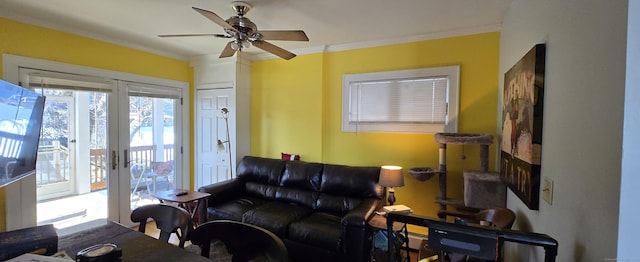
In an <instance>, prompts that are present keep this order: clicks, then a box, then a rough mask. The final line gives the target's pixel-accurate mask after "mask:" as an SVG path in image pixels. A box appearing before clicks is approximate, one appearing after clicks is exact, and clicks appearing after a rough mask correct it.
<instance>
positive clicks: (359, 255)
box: [340, 198, 380, 261]
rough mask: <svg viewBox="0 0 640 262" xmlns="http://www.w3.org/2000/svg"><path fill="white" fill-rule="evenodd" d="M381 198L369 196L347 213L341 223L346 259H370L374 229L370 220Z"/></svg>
mask: <svg viewBox="0 0 640 262" xmlns="http://www.w3.org/2000/svg"><path fill="white" fill-rule="evenodd" d="M379 204H380V199H376V198H367V199H364V200H363V201H362V202H361V203H360V205H358V206H357V207H355V208H354V209H352V210H351V211H350V212H349V213H347V214H346V215H345V216H344V217H343V218H342V220H341V221H340V223H341V224H342V252H343V253H344V255H345V261H369V252H371V238H372V235H373V233H372V230H371V227H369V226H368V221H369V218H371V216H373V215H374V212H375V210H376V208H377V207H378V205H379Z"/></svg>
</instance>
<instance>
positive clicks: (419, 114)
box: [342, 66, 459, 133]
mask: <svg viewBox="0 0 640 262" xmlns="http://www.w3.org/2000/svg"><path fill="white" fill-rule="evenodd" d="M458 71H459V67H458V66H453V67H440V68H428V69H417V70H403V71H391V72H380V73H366V74H357V75H345V76H344V79H343V121H342V122H343V126H342V130H343V131H345V132H418V133H423V132H444V131H447V132H455V131H457V130H455V129H456V126H457V125H456V123H455V118H453V117H452V113H453V114H455V115H457V99H458V95H457V94H458V91H457V90H458V78H459V77H458ZM452 107H456V108H452Z"/></svg>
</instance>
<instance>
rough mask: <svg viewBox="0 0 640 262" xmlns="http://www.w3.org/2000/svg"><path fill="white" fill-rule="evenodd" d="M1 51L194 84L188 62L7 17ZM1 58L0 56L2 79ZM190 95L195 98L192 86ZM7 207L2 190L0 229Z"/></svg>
mask: <svg viewBox="0 0 640 262" xmlns="http://www.w3.org/2000/svg"><path fill="white" fill-rule="evenodd" d="M0 54H13V55H18V56H25V57H31V58H37V59H44V60H50V61H57V62H63V63H68V64H75V65H81V66H88V67H94V68H100V69H106V70H112V71H120V72H127V73H133V74H138V75H145V76H150V77H158V78H164V79H170V80H176V81H183V82H189V83H190V86H191V87H193V70H192V68H191V67H190V66H189V63H188V62H186V61H181V60H177V59H173V58H168V57H163V56H159V55H154V54H151V53H148V52H143V51H139V50H135V49H131V48H127V47H123V46H118V45H115V44H110V43H106V42H102V41H97V40H93V39H90V38H86V37H80V36H77V35H73V34H69V33H64V32H60V31H56V30H51V29H47V28H43V27H37V26H32V25H28V24H23V23H18V22H15V21H12V20H7V19H4V18H0ZM1 60H2V58H1V57H0V78H1V77H2V61H1ZM190 97H191V98H193V88H191V91H190ZM191 115H193V114H191ZM191 120H192V122H191V123H193V119H191ZM5 209H6V208H5V190H4V189H0V232H2V231H4V230H5V228H6V213H5Z"/></svg>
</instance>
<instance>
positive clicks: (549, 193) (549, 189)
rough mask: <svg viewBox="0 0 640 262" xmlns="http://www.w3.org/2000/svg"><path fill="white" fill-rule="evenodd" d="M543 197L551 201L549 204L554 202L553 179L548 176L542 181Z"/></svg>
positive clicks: (548, 201)
mask: <svg viewBox="0 0 640 262" xmlns="http://www.w3.org/2000/svg"><path fill="white" fill-rule="evenodd" d="M542 199H544V201H546V202H547V203H549V205H551V203H552V202H553V180H551V178H549V177H546V176H545V177H544V181H543V183H542Z"/></svg>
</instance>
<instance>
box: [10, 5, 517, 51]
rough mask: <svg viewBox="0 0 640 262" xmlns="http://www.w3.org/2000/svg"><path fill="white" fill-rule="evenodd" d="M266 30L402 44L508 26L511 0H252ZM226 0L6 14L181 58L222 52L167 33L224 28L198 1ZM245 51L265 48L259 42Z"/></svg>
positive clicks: (223, 8) (223, 13)
mask: <svg viewBox="0 0 640 262" xmlns="http://www.w3.org/2000/svg"><path fill="white" fill-rule="evenodd" d="M244 2H246V3H249V4H250V5H251V6H252V9H251V10H250V11H249V13H248V14H247V15H246V17H248V18H249V19H251V21H253V22H254V23H255V24H256V25H257V26H258V29H259V30H304V31H305V32H306V33H307V35H308V37H309V39H310V41H309V42H294V41H270V42H271V43H272V44H275V45H278V46H280V47H282V48H285V49H288V50H290V51H292V52H294V53H298V54H300V53H301V52H305V48H309V49H314V48H323V49H326V48H331V47H339V46H349V45H354V44H360V45H365V44H368V45H374V44H375V43H397V42H406V41H415V40H421V39H428V38H433V37H439V36H452V35H460V34H469V33H479V32H486V31H496V30H499V29H500V25H501V23H502V18H503V15H504V14H505V12H506V10H507V8H508V6H509V4H510V3H511V0H395V1H394V0H245V1H244ZM230 3H231V1H220V0H0V16H2V17H5V18H9V19H12V20H17V21H22V22H26V23H30V24H36V25H40V26H44V27H49V28H53V29H57V30H61V31H66V32H71V33H75V34H79V35H84V36H87V37H90V38H95V39H99V40H103V41H107V42H111V43H117V44H120V45H124V46H129V47H133V48H137V49H142V50H146V51H150V52H153V53H157V54H161V55H167V56H171V57H175V58H179V59H185V60H186V59H189V58H191V57H195V56H201V55H212V54H215V55H217V54H219V53H220V52H221V51H222V49H223V48H224V46H225V44H226V43H227V41H228V40H226V39H221V38H213V37H185V38H160V37H158V36H157V35H160V34H186V33H219V34H222V33H224V31H223V29H222V28H221V27H220V26H218V25H217V24H215V23H213V22H212V21H210V20H208V19H206V18H205V17H203V16H202V15H200V14H199V13H197V12H195V11H194V10H193V9H192V8H191V7H199V8H202V9H206V10H210V11H212V12H214V13H216V14H218V15H219V16H220V17H222V18H224V19H227V18H229V17H231V16H234V15H235V13H234V12H233V10H232V9H231V7H230ZM243 52H249V53H252V54H261V53H263V52H262V51H261V50H260V49H258V48H255V47H252V48H249V49H246V50H243Z"/></svg>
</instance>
